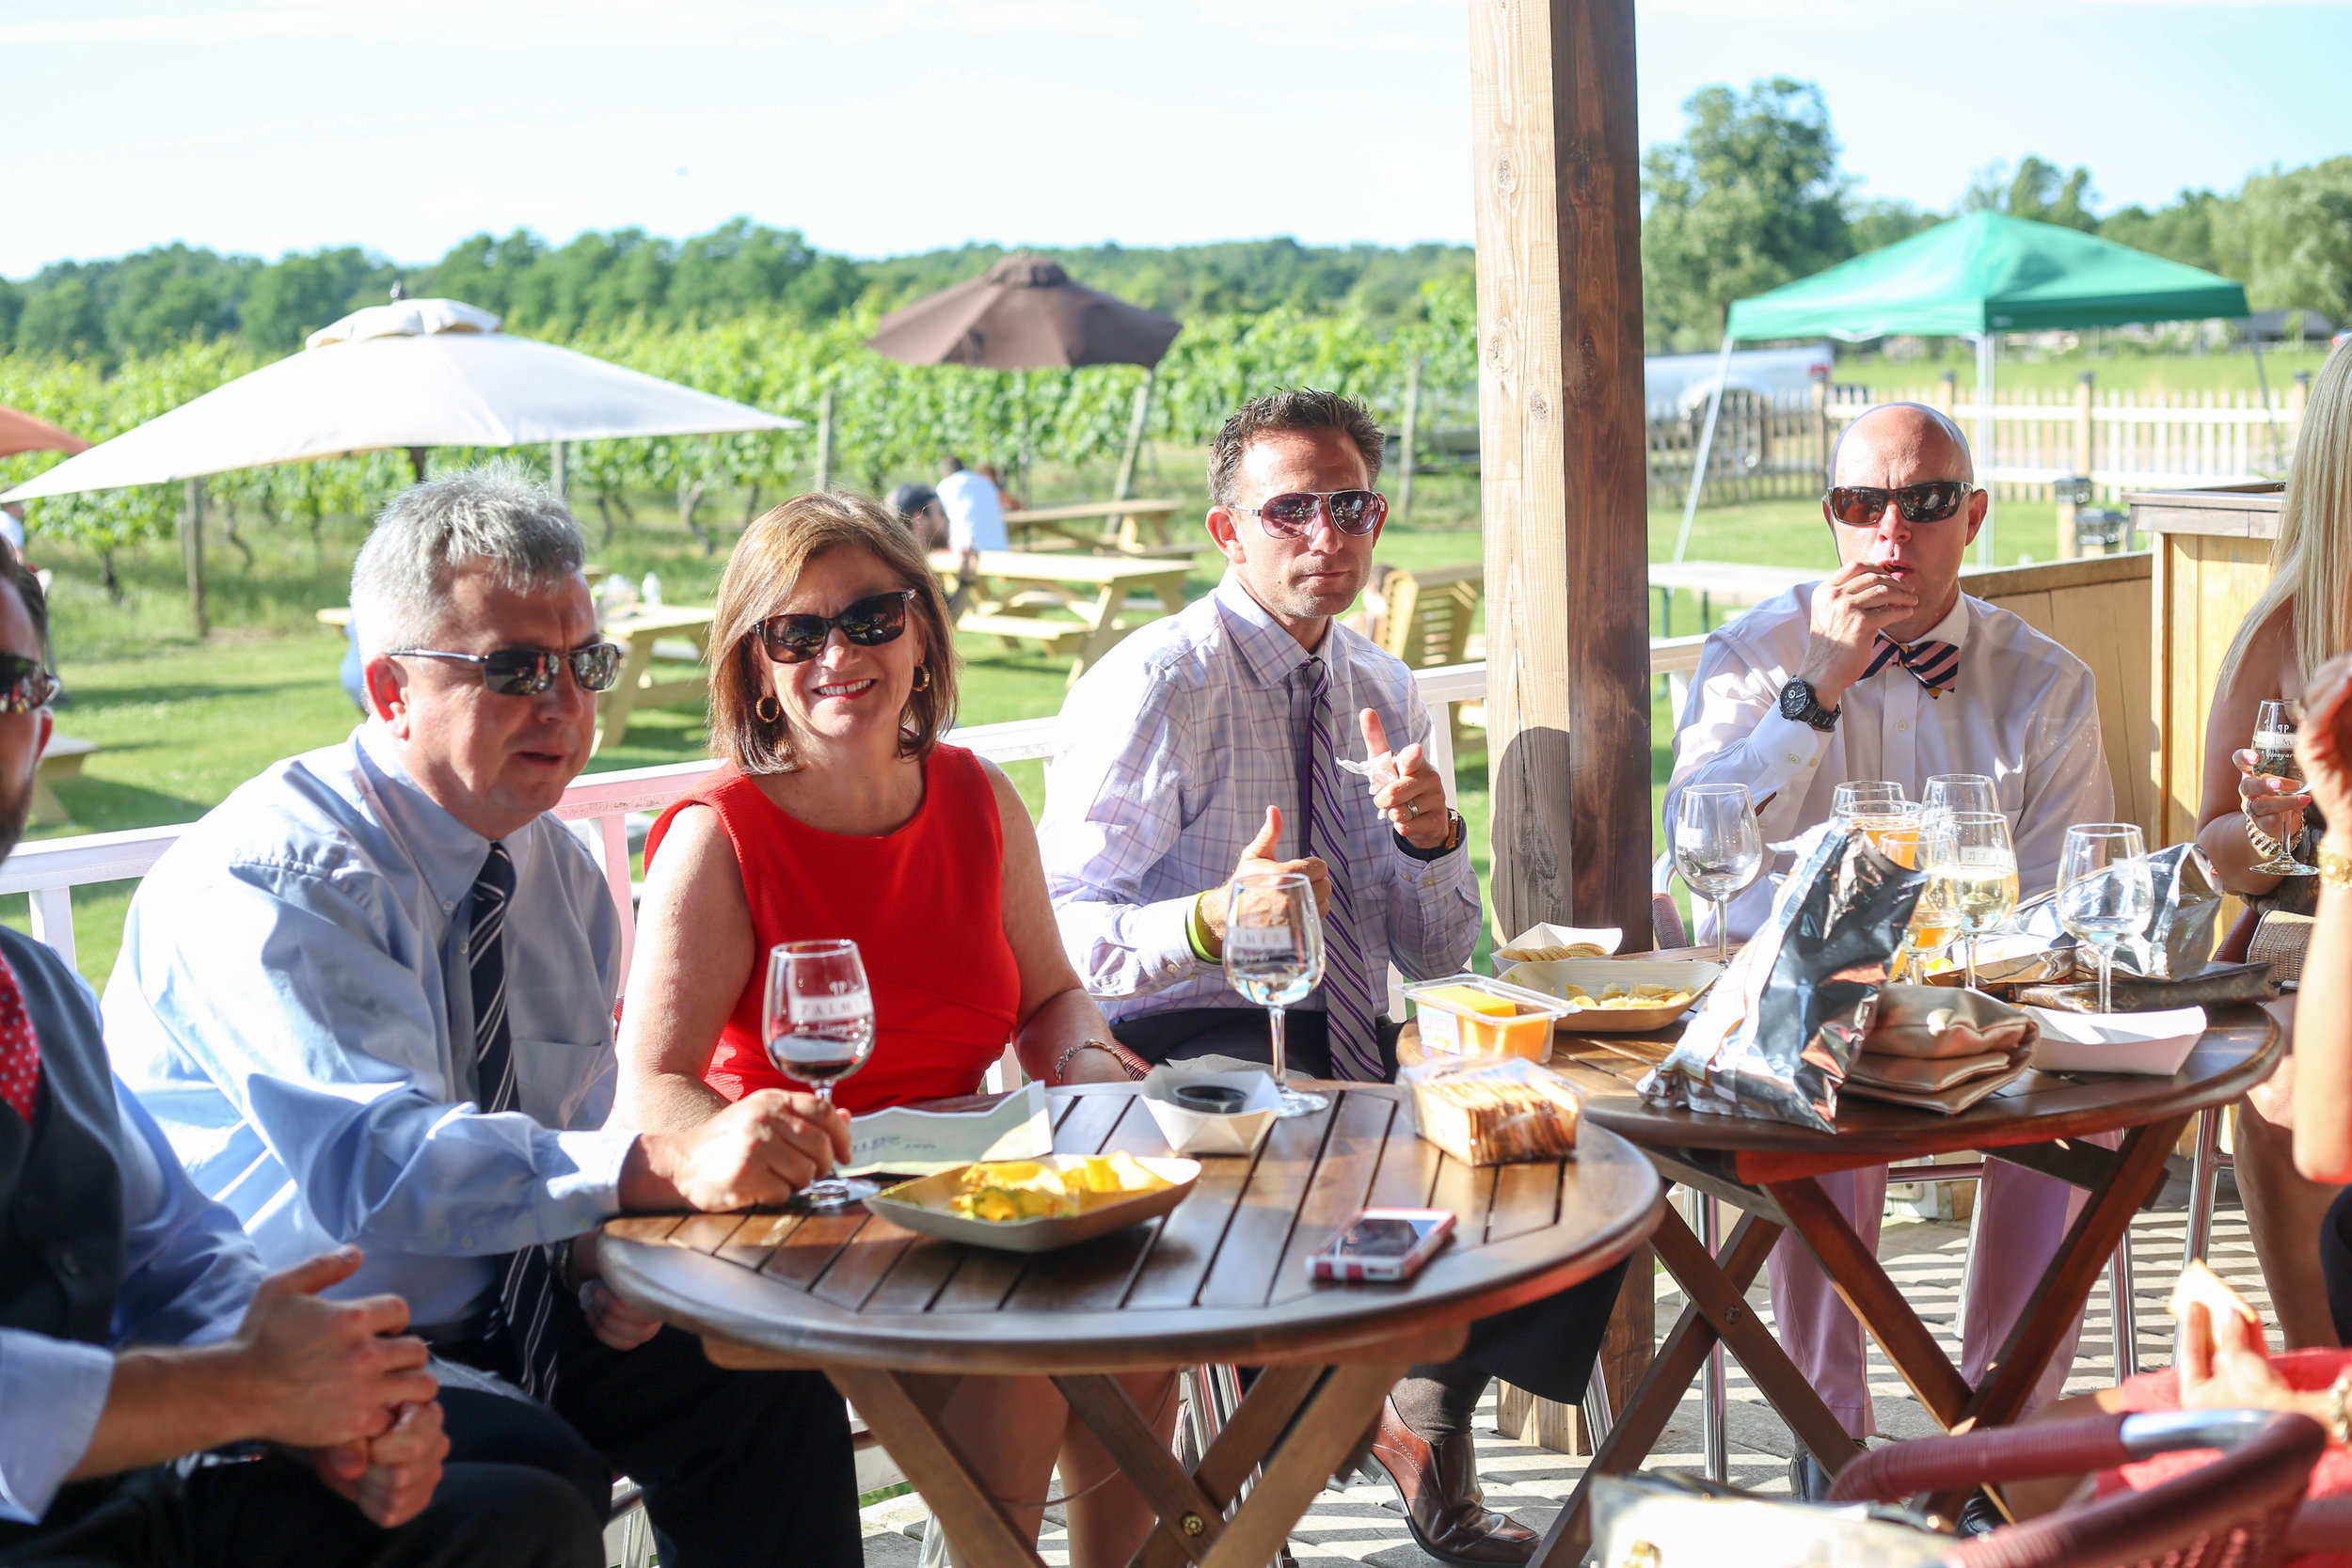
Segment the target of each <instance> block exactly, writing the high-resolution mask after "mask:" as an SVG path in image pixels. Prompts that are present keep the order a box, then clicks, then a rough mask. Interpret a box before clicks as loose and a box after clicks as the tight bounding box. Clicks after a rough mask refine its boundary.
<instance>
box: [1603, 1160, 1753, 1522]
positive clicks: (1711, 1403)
mask: <svg viewBox="0 0 2352 1568" xmlns="http://www.w3.org/2000/svg"><path fill="white" fill-rule="evenodd" d="M1684 1196H1685V1201H1686V1202H1687V1204H1688V1206H1689V1208H1690V1210H1691V1211H1692V1213H1691V1228H1692V1229H1693V1230H1695V1231H1697V1232H1698V1234H1699V1240H1700V1241H1701V1242H1702V1243H1705V1244H1706V1247H1707V1251H1708V1256H1709V1257H1712V1256H1713V1255H1714V1253H1715V1252H1716V1250H1717V1249H1718V1248H1719V1247H1721V1246H1722V1245H1723V1236H1722V1230H1723V1205H1722V1204H1721V1203H1720V1202H1719V1201H1718V1200H1717V1199H1715V1198H1712V1197H1709V1196H1707V1195H1706V1194H1705V1193H1701V1192H1699V1191H1697V1190H1696V1189H1693V1188H1686V1189H1684ZM1593 1375H1594V1381H1596V1382H1597V1381H1599V1376H1600V1373H1599V1370H1598V1369H1597V1368H1596V1369H1595V1370H1594V1374H1593ZM1602 1397H1603V1398H1604V1399H1605V1398H1607V1395H1606V1394H1605V1393H1604V1394H1603V1396H1602ZM1724 1415H1725V1411H1724V1347H1723V1342H1722V1341H1721V1340H1717V1341H1716V1343H1715V1347H1714V1349H1712V1350H1710V1351H1708V1353H1707V1365H1706V1367H1705V1368H1704V1369H1703V1370H1702V1374H1701V1377H1700V1382H1699V1446H1700V1449H1702V1451H1703V1452H1704V1453H1705V1454H1706V1457H1707V1479H1708V1480H1709V1481H1729V1480H1730V1479H1731V1446H1730V1442H1729V1439H1728V1437H1727V1435H1726V1433H1725V1431H1724V1425H1725V1423H1724Z"/></svg>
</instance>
